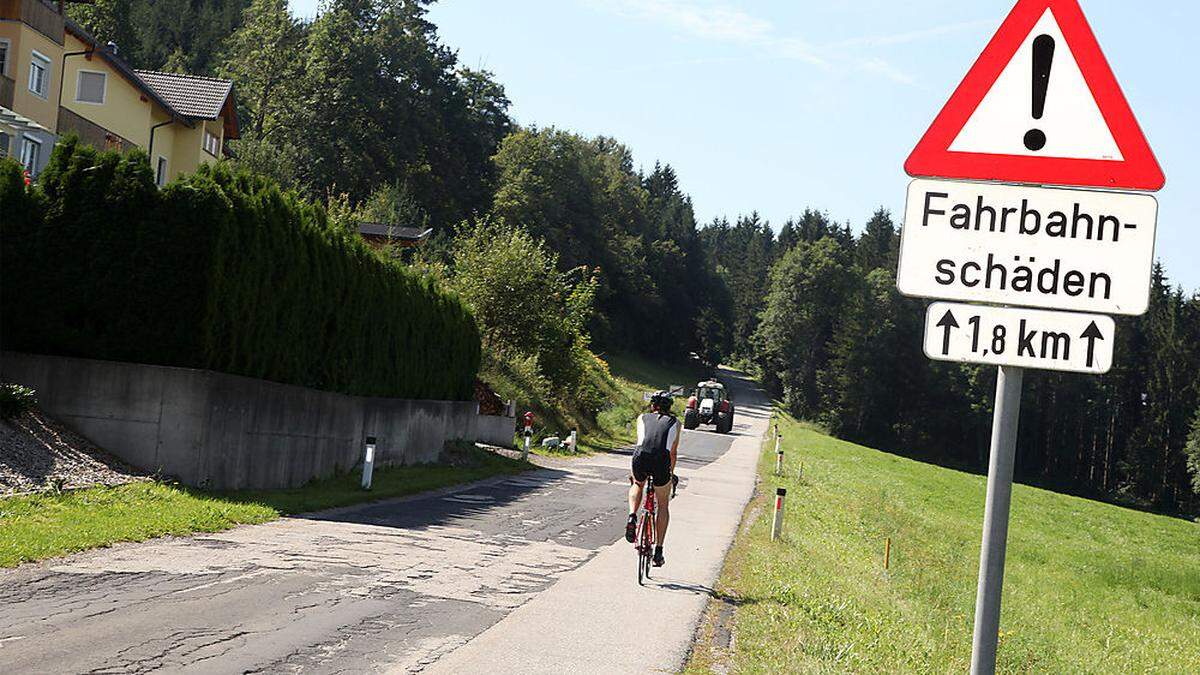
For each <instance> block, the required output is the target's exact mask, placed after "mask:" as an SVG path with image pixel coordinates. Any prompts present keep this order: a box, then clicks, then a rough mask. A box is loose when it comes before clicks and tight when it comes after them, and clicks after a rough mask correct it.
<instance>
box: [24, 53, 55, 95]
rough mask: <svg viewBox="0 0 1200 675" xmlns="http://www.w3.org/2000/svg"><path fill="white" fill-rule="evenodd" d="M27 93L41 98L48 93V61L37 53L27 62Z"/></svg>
mask: <svg viewBox="0 0 1200 675" xmlns="http://www.w3.org/2000/svg"><path fill="white" fill-rule="evenodd" d="M29 91H32V92H33V93H35V94H37V95H38V96H41V97H42V98H46V94H47V92H49V91H50V59H48V58H46V57H45V56H42V55H41V54H39V53H37V52H33V58H32V59H30V61H29Z"/></svg>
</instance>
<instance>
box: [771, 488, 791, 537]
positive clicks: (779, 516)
mask: <svg viewBox="0 0 1200 675" xmlns="http://www.w3.org/2000/svg"><path fill="white" fill-rule="evenodd" d="M786 495H787V488H775V519H774V520H773V521H772V522H771V541H775V540H776V539H778V538H779V535H780V534H781V533H782V532H783V498H784V497H785V496H786Z"/></svg>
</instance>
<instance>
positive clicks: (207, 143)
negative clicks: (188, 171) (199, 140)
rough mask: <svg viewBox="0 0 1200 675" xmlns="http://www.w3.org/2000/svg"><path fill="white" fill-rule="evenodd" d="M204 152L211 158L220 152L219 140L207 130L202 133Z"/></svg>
mask: <svg viewBox="0 0 1200 675" xmlns="http://www.w3.org/2000/svg"><path fill="white" fill-rule="evenodd" d="M204 151H205V152H207V153H208V154H210V155H212V156H213V157H216V156H217V155H218V154H219V153H220V152H221V139H219V138H217V137H216V136H215V135H214V134H213V133H212V132H210V131H207V130H206V131H205V132H204Z"/></svg>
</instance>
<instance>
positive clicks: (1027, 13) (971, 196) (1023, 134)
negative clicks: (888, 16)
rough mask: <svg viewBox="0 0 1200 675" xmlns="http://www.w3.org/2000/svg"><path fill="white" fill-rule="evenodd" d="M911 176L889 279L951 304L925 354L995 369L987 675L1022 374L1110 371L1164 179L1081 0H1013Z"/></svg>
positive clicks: (978, 628) (982, 666)
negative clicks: (1116, 318)
mask: <svg viewBox="0 0 1200 675" xmlns="http://www.w3.org/2000/svg"><path fill="white" fill-rule="evenodd" d="M904 169H905V171H906V172H907V173H908V174H909V175H910V176H912V177H913V179H914V180H913V181H912V182H911V183H910V184H909V186H908V200H907V206H906V208H905V214H904V224H903V228H902V230H901V243H900V261H899V268H898V269H897V272H896V287H897V289H898V290H899V291H900V292H901V293H902V294H904V295H908V296H912V297H919V298H930V299H934V300H946V301H951V302H934V303H932V304H930V305H929V307H928V309H927V311H926V317H925V340H924V351H925V355H926V356H927V357H929V358H930V359H935V360H940V361H955V362H960V363H978V364H985V365H994V366H996V367H997V377H996V400H995V407H994V410H993V413H992V434H991V449H990V453H989V459H988V478H987V496H986V500H985V504H984V516H983V532H982V538H981V544H980V556H979V583H978V588H977V592H976V601H975V625H974V635H973V639H972V653H971V673H972V674H973V675H991V674H992V673H994V672H995V669H996V647H997V638H998V635H999V628H1000V601H1001V596H1002V590H1003V580H1004V558H1005V549H1006V546H1007V541H1008V525H1009V507H1010V505H1011V502H1012V481H1013V470H1014V466H1015V462H1016V441H1017V430H1018V423H1019V418H1020V411H1021V384H1022V380H1023V378H1024V371H1025V369H1027V368H1035V369H1042V370H1056V371H1066V372H1077V373H1089V374H1094V375H1099V374H1103V373H1106V372H1108V370H1109V368H1111V367H1112V362H1113V344H1114V343H1115V324H1114V322H1113V319H1112V318H1111V316H1109V315H1112V314H1121V315H1132V316H1136V315H1140V314H1143V313H1145V311H1146V310H1147V308H1148V303H1149V296H1150V279H1151V272H1152V267H1153V264H1154V240H1155V228H1156V225H1157V219H1158V202H1157V200H1155V198H1154V197H1153V196H1152V195H1150V194H1146V193H1150V192H1155V191H1157V190H1159V189H1161V188H1162V187H1163V185H1164V183H1165V181H1166V179H1165V177H1164V175H1163V173H1162V170H1161V168H1160V167H1159V165H1158V161H1157V160H1156V159H1155V157H1154V153H1153V151H1152V150H1151V149H1150V145H1149V143H1148V142H1147V140H1146V137H1145V136H1144V135H1143V133H1142V131H1141V128H1140V127H1139V126H1138V123H1137V119H1136V118H1135V117H1134V114H1133V111H1132V109H1131V108H1130V107H1129V103H1128V102H1127V101H1126V99H1125V96H1124V94H1123V93H1122V91H1121V87H1120V85H1119V84H1118V83H1117V80H1116V76H1115V75H1114V74H1113V72H1112V70H1111V68H1110V67H1109V65H1108V61H1107V60H1106V59H1105V58H1104V54H1103V52H1102V51H1101V50H1100V45H1099V43H1098V42H1097V41H1096V37H1095V34H1094V33H1093V32H1092V29H1091V27H1090V26H1089V25H1088V22H1087V19H1086V18H1085V17H1084V14H1083V10H1082V9H1081V8H1080V6H1079V0H1018V1H1017V3H1016V6H1015V7H1014V8H1013V10H1012V11H1011V12H1010V13H1009V15H1008V18H1006V19H1005V21H1004V23H1003V24H1001V26H1000V28H999V30H998V31H997V32H996V35H995V37H993V38H992V40H991V41H990V42H989V43H988V44H987V46H986V47H985V48H984V51H983V53H982V54H981V55H980V56H979V58H978V59H977V60H976V62H975V64H974V65H973V66H972V67H971V69H970V70H969V71H968V72H967V75H966V77H965V78H964V79H963V81H962V83H961V84H960V85H959V86H958V88H957V89H956V90H955V91H954V93H953V94H952V95H951V97H950V100H949V101H948V102H947V103H946V105H945V106H944V107H943V108H942V110H941V112H940V113H938V115H937V117H936V118H935V119H934V121H933V123H932V124H931V125H930V127H929V129H928V131H926V132H925V134H924V136H922V137H921V140H920V141H919V142H918V143H917V146H916V147H915V148H914V149H913V151H912V154H910V155H909V157H908V159H907V160H906V161H905V163H904ZM1050 186H1061V187H1050ZM885 547H886V548H885V553H884V556H885V558H884V560H885V562H884V565H885V568H886V567H887V565H888V562H889V561H888V558H890V552H891V551H890V549H891V546H890V540H889V541H888V543H887V544H885Z"/></svg>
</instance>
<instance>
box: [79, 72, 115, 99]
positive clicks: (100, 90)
mask: <svg viewBox="0 0 1200 675" xmlns="http://www.w3.org/2000/svg"><path fill="white" fill-rule="evenodd" d="M107 79H108V77H107V76H106V75H105V74H104V73H97V72H93V71H90V70H81V71H79V81H78V82H77V83H76V85H75V100H76V101H78V102H80V103H104V85H105V84H106V81H107Z"/></svg>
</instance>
